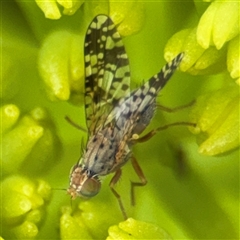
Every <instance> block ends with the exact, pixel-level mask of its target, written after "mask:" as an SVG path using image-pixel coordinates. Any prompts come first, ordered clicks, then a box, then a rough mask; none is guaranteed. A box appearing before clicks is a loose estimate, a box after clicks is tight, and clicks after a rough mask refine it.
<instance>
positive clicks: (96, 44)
mask: <svg viewBox="0 0 240 240" xmlns="http://www.w3.org/2000/svg"><path fill="white" fill-rule="evenodd" d="M84 54H85V78H86V82H85V111H86V121H87V126H88V129H89V131H90V133H94V131H95V130H96V129H98V128H99V127H100V126H101V125H102V124H104V121H105V120H106V118H107V117H108V114H109V112H110V110H111V109H112V107H113V106H114V104H115V103H116V102H117V100H118V99H120V98H122V97H123V96H126V95H128V94H129V93H130V89H129V82H130V70H129V61H128V57H127V54H126V52H125V48H124V45H123V42H122V39H121V36H120V34H119V33H118V32H117V29H116V26H115V25H114V23H113V22H112V20H111V19H110V18H109V17H108V16H105V15H98V16H96V17H95V18H94V19H93V21H92V22H91V24H90V25H89V27H88V30H87V33H86V38H85V46H84Z"/></svg>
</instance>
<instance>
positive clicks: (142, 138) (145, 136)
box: [134, 122, 196, 143]
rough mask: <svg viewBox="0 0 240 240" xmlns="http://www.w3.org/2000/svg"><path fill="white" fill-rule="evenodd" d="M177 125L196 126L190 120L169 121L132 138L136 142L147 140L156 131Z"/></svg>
mask: <svg viewBox="0 0 240 240" xmlns="http://www.w3.org/2000/svg"><path fill="white" fill-rule="evenodd" d="M178 125H186V126H192V127H196V123H190V122H175V123H170V124H167V125H164V126H161V127H158V128H156V129H153V130H152V131H150V132H149V133H147V134H145V135H144V136H142V137H140V138H137V139H134V141H135V142H136V143H141V142H146V141H147V140H149V139H150V138H152V137H153V136H154V135H155V134H156V133H158V132H160V131H162V130H165V129H167V128H169V127H172V126H178Z"/></svg>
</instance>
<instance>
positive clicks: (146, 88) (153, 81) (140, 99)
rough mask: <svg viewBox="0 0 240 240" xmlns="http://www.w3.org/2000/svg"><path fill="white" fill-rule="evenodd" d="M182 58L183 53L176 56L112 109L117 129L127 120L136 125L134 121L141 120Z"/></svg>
mask: <svg viewBox="0 0 240 240" xmlns="http://www.w3.org/2000/svg"><path fill="white" fill-rule="evenodd" d="M183 56H184V54H183V53H180V54H178V55H177V56H176V57H175V58H174V59H173V60H172V61H171V62H169V63H167V64H166V65H165V66H164V67H163V68H162V69H161V71H160V72H159V73H157V74H156V75H154V76H153V77H151V78H150V79H149V80H148V81H146V82H145V84H143V85H142V86H141V87H139V88H137V89H136V90H134V91H132V92H131V95H130V96H129V97H126V98H124V99H121V100H120V101H119V103H118V105H117V106H115V108H114V109H113V113H111V114H112V115H114V116H115V119H116V121H117V122H118V127H119V128H121V127H122V126H123V125H124V122H125V121H126V119H128V120H129V118H131V119H132V120H133V122H134V123H136V120H137V119H139V118H141V115H142V114H143V113H144V112H145V111H146V109H147V108H148V107H149V106H151V104H152V103H153V102H154V101H155V100H156V97H157V95H158V93H159V91H160V90H161V89H162V88H163V87H164V86H165V84H166V83H167V81H168V80H169V79H170V77H171V76H172V74H173V73H174V71H175V70H176V69H177V67H178V66H179V64H180V63H181V61H182V58H183ZM149 121H150V120H149ZM121 122H122V123H121Z"/></svg>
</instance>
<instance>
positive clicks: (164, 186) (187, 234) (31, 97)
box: [1, 1, 239, 239]
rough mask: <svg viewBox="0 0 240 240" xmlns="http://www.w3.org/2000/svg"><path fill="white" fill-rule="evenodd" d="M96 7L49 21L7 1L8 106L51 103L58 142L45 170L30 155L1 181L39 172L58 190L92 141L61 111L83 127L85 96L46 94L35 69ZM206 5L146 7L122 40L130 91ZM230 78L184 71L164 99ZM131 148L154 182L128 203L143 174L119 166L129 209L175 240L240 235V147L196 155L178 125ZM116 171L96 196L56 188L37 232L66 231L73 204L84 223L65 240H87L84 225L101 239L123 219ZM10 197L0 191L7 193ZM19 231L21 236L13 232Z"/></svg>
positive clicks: (7, 232) (171, 117)
mask: <svg viewBox="0 0 240 240" xmlns="http://www.w3.org/2000/svg"><path fill="white" fill-rule="evenodd" d="M91 4H92V5H91ZM91 4H89V6H88V7H86V6H85V7H84V6H83V7H81V8H80V9H79V10H78V11H77V12H76V13H75V14H74V15H72V16H62V18H61V19H59V20H49V19H46V18H44V15H43V13H42V12H41V11H40V9H39V8H38V7H37V5H36V4H35V2H23V1H16V2H12V1H8V2H2V3H1V8H2V9H1V14H2V54H1V56H2V64H1V65H2V67H3V69H2V81H3V83H2V86H3V91H2V105H5V104H15V105H17V106H18V108H19V109H20V112H21V116H23V115H24V114H26V113H28V112H30V111H31V110H32V109H34V108H36V107H41V108H44V109H46V110H47V112H48V113H49V115H50V116H51V117H50V118H51V119H52V122H51V124H53V125H54V127H53V126H52V125H51V124H49V123H47V127H48V128H49V129H52V132H53V133H52V134H56V138H58V139H59V141H57V143H56V142H55V143H54V144H55V147H54V148H53V151H55V152H56V154H55V155H54V156H52V157H51V158H49V162H48V159H47V161H46V162H45V163H44V164H45V165H46V166H48V167H47V170H44V171H37V170H36V169H34V168H35V167H34V166H35V165H34V164H33V167H31V164H32V162H34V161H35V158H34V155H33V156H32V162H31V161H30V162H28V163H27V165H28V166H29V167H27V170H24V169H23V168H20V169H18V170H16V171H12V172H9V173H7V174H5V173H4V172H2V180H4V179H6V178H8V177H10V176H13V175H16V174H20V175H21V174H23V175H24V176H27V177H30V178H31V179H33V180H35V179H37V178H41V179H43V180H45V181H46V182H48V183H49V184H50V186H51V187H52V188H53V189H54V188H64V189H66V188H67V187H68V175H69V171H70V168H71V167H72V166H73V164H75V163H76V162H77V160H78V158H79V155H80V150H81V149H80V148H81V142H82V141H85V142H86V137H87V136H86V134H85V133H83V132H81V131H78V130H76V129H75V128H73V127H72V126H71V125H69V124H68V123H67V122H66V121H65V119H64V117H65V116H66V115H68V116H70V117H71V119H73V120H74V121H75V122H77V123H79V124H80V125H83V126H84V124H85V120H84V119H85V116H84V108H83V107H84V106H83V97H82V96H81V94H80V95H79V98H80V104H79V105H78V106H76V105H73V104H72V103H70V102H69V101H51V100H49V98H48V96H47V94H46V93H45V85H44V84H43V81H42V78H41V77H40V75H39V71H38V54H39V51H40V49H41V46H42V44H43V41H44V39H45V38H46V37H47V36H48V34H50V33H52V32H54V31H57V30H58V31H59V30H60V31H70V32H71V33H72V34H76V35H78V36H79V35H80V38H83V37H84V28H83V27H81V26H85V25H87V24H89V22H90V21H91V17H90V16H91V14H92V13H91V14H89V15H88V11H89V9H90V7H91V6H94V3H93V2H92V3H91ZM86 5H87V3H86ZM199 5H200V4H199ZM206 7H207V4H206V3H202V5H201V8H202V9H205V8H206ZM202 12H203V10H202V11H201V9H200V7H199V8H196V5H195V4H194V2H192V1H187V2H186V1H185V2H182V1H175V2H171V1H158V2H146V3H145V4H144V16H145V17H144V19H145V20H144V24H143V27H142V29H141V31H139V32H138V33H137V34H134V35H131V36H128V37H126V38H124V44H125V46H126V51H127V53H128V56H129V59H130V65H131V74H132V82H131V84H132V87H133V88H134V87H136V86H139V84H141V83H142V81H143V80H147V79H148V78H150V77H151V76H152V75H153V74H155V73H156V72H158V71H159V70H160V68H161V67H162V66H163V65H164V64H165V61H164V59H163V50H164V47H165V45H166V43H167V41H168V39H169V38H170V37H171V36H172V35H173V34H174V33H175V32H177V31H179V30H180V29H182V28H187V27H193V26H194V25H196V24H197V22H198V20H199V16H200V15H201V13H202ZM62 44H64V39H59V42H58V43H57V44H56V48H60V47H64V46H62ZM78 47H79V49H76V51H79V54H80V55H81V54H83V49H82V45H81V44H79V46H78ZM53 51H55V50H54V49H53ZM82 67H83V66H82ZM225 76H226V73H223V74H215V75H210V76H206V75H203V76H199V75H197V76H191V75H189V74H188V73H181V72H178V73H176V74H175V75H174V77H173V78H172V79H171V80H170V81H169V83H168V84H167V86H166V87H165V88H164V89H163V91H162V92H161V94H160V95H161V96H160V97H159V102H161V104H162V105H165V106H168V107H175V106H180V105H183V104H186V103H188V102H190V101H191V100H193V99H196V98H197V97H198V96H199V95H201V94H202V93H204V92H207V91H212V90H217V89H218V88H220V87H222V86H223V85H224V84H225V83H224V81H225V80H223V79H224V77H225ZM81 88H82V89H83V83H82V86H81ZM188 113H189V110H183V111H181V112H177V113H176V114H175V113H174V114H173V113H164V112H161V111H158V112H157V114H156V117H155V118H154V120H153V122H152V123H151V126H150V127H149V128H148V129H153V128H154V127H158V126H160V125H164V124H167V123H170V122H175V121H183V120H184V121H188ZM42 150H43V149H41V148H40V149H39V150H38V151H36V152H35V154H36V156H37V155H41V152H42ZM134 155H135V157H136V158H137V159H138V162H139V164H140V165H141V167H142V169H143V171H144V173H145V176H146V178H147V180H148V184H147V185H146V186H145V187H144V188H139V189H137V191H136V206H134V207H132V206H131V205H130V180H132V181H137V180H138V178H137V176H136V174H135V173H134V171H133V170H132V168H131V166H130V164H127V165H126V166H124V167H123V176H122V178H121V180H120V182H119V183H118V184H117V186H116V189H117V191H118V192H119V193H120V195H121V197H122V200H123V202H124V206H125V207H126V210H127V213H128V215H129V216H131V217H133V218H134V219H137V220H139V221H143V222H151V223H154V224H156V225H158V226H159V227H161V228H163V229H165V230H166V231H167V232H168V233H169V234H170V235H171V236H172V238H174V239H188V238H189V239H190V238H196V239H203V238H205V239H206V238H207V239H237V238H239V150H235V151H232V152H227V153H226V154H224V155H221V156H215V157H208V156H202V155H200V154H199V153H198V146H197V143H196V139H195V136H194V135H192V134H191V133H190V132H189V131H188V129H187V128H186V127H180V126H179V127H173V128H171V129H168V130H166V131H163V132H160V133H158V134H157V135H156V136H155V137H154V138H153V139H151V140H150V141H148V142H146V143H143V144H139V145H137V146H136V147H134ZM25 164H26V163H25ZM45 169H46V168H45ZM111 177H112V176H107V177H106V178H105V179H104V180H103V184H102V189H101V191H100V193H99V195H97V196H96V197H95V198H93V199H91V200H89V201H84V200H82V199H77V200H76V201H74V202H72V203H71V202H70V200H69V196H67V195H66V194H65V192H64V191H58V190H53V192H52V198H51V200H50V201H49V202H48V203H47V204H46V205H45V208H46V209H45V213H44V214H43V216H42V218H41V222H40V224H38V231H39V232H38V234H37V236H36V239H58V238H59V237H61V238H67V237H66V236H67V234H66V232H67V231H68V230H66V229H65V228H66V226H64V223H62V222H60V217H61V215H62V213H66V209H65V208H64V206H68V207H70V208H71V204H72V212H73V213H72V216H74V217H75V219H78V223H79V222H81V224H80V225H79V226H81V227H79V226H78V227H76V228H74V227H73V225H71V224H73V223H71V224H70V225H71V226H72V228H71V227H70V230H69V232H68V234H69V235H68V238H74V237H73V236H75V237H76V238H81V237H79V234H78V233H76V232H74V231H77V229H78V230H79V231H80V232H81V234H83V235H82V236H84V237H82V238H86V236H90V238H92V239H105V238H106V237H107V235H108V233H107V230H108V228H109V227H110V226H112V225H114V224H118V223H119V222H121V221H122V220H123V219H122V216H121V212H120V211H119V206H118V203H117V201H116V199H115V198H114V196H113V195H112V193H111V191H110V189H109V187H108V183H109V182H110V179H111ZM7 194H8V193H7V192H2V195H7ZM16 204H17V203H16ZM78 204H79V205H78ZM2 207H3V208H4V206H2ZM79 208H80V210H79ZM67 209H68V208H67ZM69 215H71V214H69ZM5 217H6V216H4V217H2V218H1V220H2V233H1V234H2V237H3V238H4V239H10V236H11V237H12V235H11V231H12V229H13V228H14V227H15V226H14V225H11V224H6V223H7V220H6V218H5ZM63 229H64V230H63ZM82 232H87V234H86V235H84V233H82ZM71 234H72V235H71ZM81 234H80V236H81ZM14 238H19V237H18V236H17V235H16V234H15V235H14Z"/></svg>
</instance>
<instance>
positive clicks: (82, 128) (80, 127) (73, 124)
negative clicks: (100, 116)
mask: <svg viewBox="0 0 240 240" xmlns="http://www.w3.org/2000/svg"><path fill="white" fill-rule="evenodd" d="M65 120H67V121H68V122H69V123H70V124H71V125H72V126H74V127H75V128H77V129H79V130H81V131H83V132H87V130H86V129H85V128H84V127H82V126H79V125H78V124H77V123H75V122H73V121H72V119H71V118H70V117H68V116H66V117H65Z"/></svg>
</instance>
